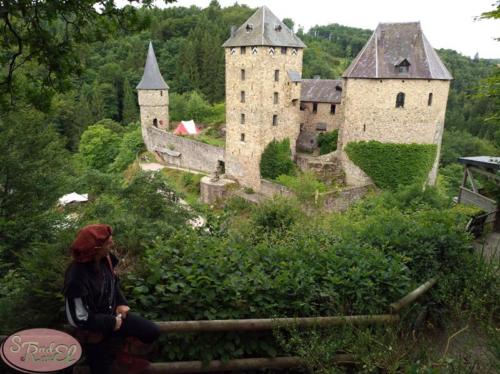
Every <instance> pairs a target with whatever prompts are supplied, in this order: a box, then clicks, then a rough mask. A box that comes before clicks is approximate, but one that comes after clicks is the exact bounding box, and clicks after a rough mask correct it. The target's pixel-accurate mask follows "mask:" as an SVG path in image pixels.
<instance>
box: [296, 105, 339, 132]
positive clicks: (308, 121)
mask: <svg viewBox="0 0 500 374" xmlns="http://www.w3.org/2000/svg"><path fill="white" fill-rule="evenodd" d="M331 105H332V104H331V103H318V110H317V112H316V113H313V103H310V102H302V103H301V107H302V108H303V109H304V110H302V111H301V113H302V120H301V123H303V124H304V130H305V131H308V132H316V125H317V124H319V123H325V124H326V125H327V128H326V131H333V130H337V129H338V128H340V126H341V125H342V123H343V108H342V105H341V104H339V103H337V104H335V114H331V113H330V109H331Z"/></svg>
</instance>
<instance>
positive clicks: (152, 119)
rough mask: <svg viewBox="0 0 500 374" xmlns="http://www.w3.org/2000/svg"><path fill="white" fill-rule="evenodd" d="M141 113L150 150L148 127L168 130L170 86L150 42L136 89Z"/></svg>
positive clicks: (143, 132)
mask: <svg viewBox="0 0 500 374" xmlns="http://www.w3.org/2000/svg"><path fill="white" fill-rule="evenodd" d="M136 89H137V92H138V99H139V108H140V112H141V129H142V138H143V139H144V143H145V144H146V147H147V148H148V150H150V151H151V149H150V148H151V142H150V139H149V134H148V131H147V129H148V127H151V126H153V127H156V128H159V129H162V130H168V122H169V118H168V105H169V104H168V85H167V83H165V80H164V79H163V77H162V75H161V73H160V68H159V67H158V62H157V61H156V56H155V52H154V50H153V44H152V43H151V42H149V49H148V56H147V58H146V65H145V66H144V74H143V75H142V79H141V81H140V82H139V84H138V85H137V87H136Z"/></svg>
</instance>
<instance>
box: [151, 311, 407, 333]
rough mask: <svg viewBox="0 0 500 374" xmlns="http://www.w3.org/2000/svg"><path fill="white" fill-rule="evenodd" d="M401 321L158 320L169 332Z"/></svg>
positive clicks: (341, 318) (343, 318)
mask: <svg viewBox="0 0 500 374" xmlns="http://www.w3.org/2000/svg"><path fill="white" fill-rule="evenodd" d="M398 321H399V316H397V315H392V314H381V315H359V316H338V317H298V318H267V319H230V320H204V321H168V322H156V324H157V325H158V326H159V327H160V330H161V331H162V332H163V333H166V332H169V333H173V332H206V331H262V330H272V329H274V328H286V327H293V326H297V327H316V326H317V327H325V326H341V325H349V324H352V325H368V324H390V323H396V322H398Z"/></svg>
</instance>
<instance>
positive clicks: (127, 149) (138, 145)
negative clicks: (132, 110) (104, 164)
mask: <svg viewBox="0 0 500 374" xmlns="http://www.w3.org/2000/svg"><path fill="white" fill-rule="evenodd" d="M128 130H129V131H128V132H127V133H125V134H124V135H123V138H122V140H121V142H120V146H119V147H118V153H117V155H116V157H115V160H114V161H113V163H112V164H111V166H110V169H111V170H115V171H123V170H125V168H126V167H127V166H128V165H130V164H131V163H132V162H134V161H135V159H136V157H137V155H138V154H139V152H141V151H143V150H144V149H145V147H144V142H143V139H142V132H141V126H140V124H138V123H135V124H133V125H129V129H128Z"/></svg>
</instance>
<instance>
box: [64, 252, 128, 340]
mask: <svg viewBox="0 0 500 374" xmlns="http://www.w3.org/2000/svg"><path fill="white" fill-rule="evenodd" d="M110 258H111V264H112V268H113V269H114V267H115V266H116V265H117V263H118V259H117V258H116V256H115V255H113V254H110ZM63 293H64V296H65V297H66V316H67V318H68V322H69V323H70V324H71V325H73V326H75V327H79V328H82V329H84V330H89V331H93V332H99V333H101V334H103V335H104V336H108V335H109V334H111V333H112V331H113V329H114V327H115V323H116V318H115V317H116V316H115V309H116V306H117V305H128V303H127V301H126V299H125V297H124V296H123V294H122V292H121V290H120V282H119V279H118V277H117V276H116V275H115V274H114V271H111V269H110V266H109V262H108V260H107V258H103V259H101V260H100V262H99V264H98V267H96V266H95V263H93V262H91V263H89V262H87V263H78V262H73V263H72V264H71V265H70V266H69V267H68V269H67V270H66V276H65V280H64V290H63Z"/></svg>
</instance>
